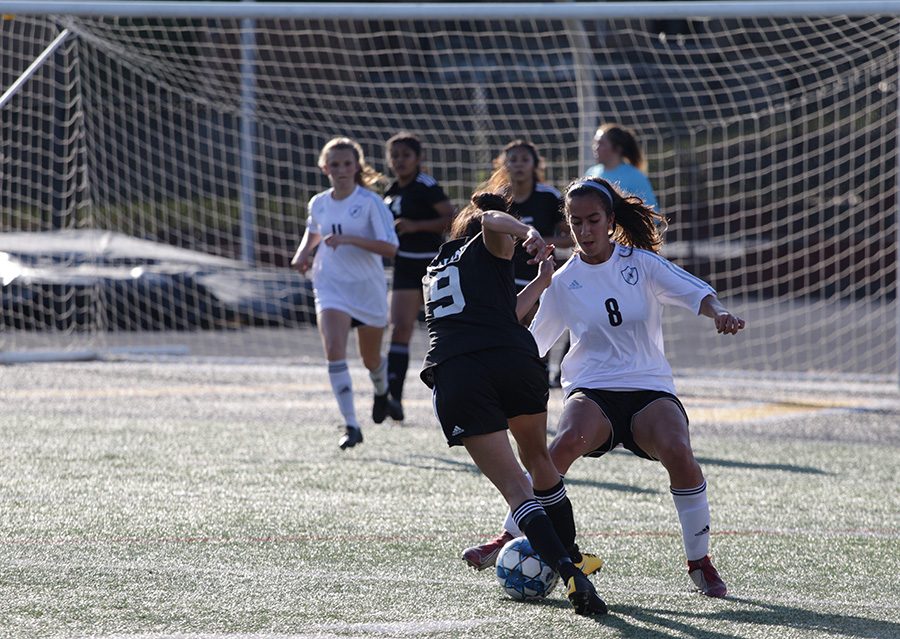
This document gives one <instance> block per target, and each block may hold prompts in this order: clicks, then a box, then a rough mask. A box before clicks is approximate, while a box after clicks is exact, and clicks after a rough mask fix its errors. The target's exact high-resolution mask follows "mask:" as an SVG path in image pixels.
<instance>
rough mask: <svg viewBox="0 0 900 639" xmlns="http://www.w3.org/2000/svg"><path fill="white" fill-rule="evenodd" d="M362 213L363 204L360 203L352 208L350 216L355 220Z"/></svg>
mask: <svg viewBox="0 0 900 639" xmlns="http://www.w3.org/2000/svg"><path fill="white" fill-rule="evenodd" d="M360 213H362V206H360V205H359V204H357V205H356V206H353V207H351V208H350V217H352V218H353V219H354V220H355V219H356V218H358V217H359V215H360Z"/></svg>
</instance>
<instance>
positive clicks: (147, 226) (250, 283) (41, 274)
mask: <svg viewBox="0 0 900 639" xmlns="http://www.w3.org/2000/svg"><path fill="white" fill-rule="evenodd" d="M180 4H181V5H187V4H188V3H180ZM241 4H242V3H237V4H235V5H232V6H235V7H237V6H239V5H241ZM659 4H661V5H672V4H673V3H659ZM682 4H690V3H682ZM747 4H748V6H749V5H752V3H747ZM810 5H811V6H810V11H814V10H815V3H810ZM107 6H109V5H107ZM270 6H277V5H270ZM282 6H283V7H285V8H286V9H285V13H284V16H283V17H278V16H272V17H266V18H261V17H255V18H252V19H251V18H247V17H244V18H241V17H237V14H233V15H232V16H231V17H217V16H214V15H203V14H202V13H199V12H200V11H202V10H203V8H202V3H201V4H198V5H196V10H197V12H198V13H197V14H196V15H194V16H192V17H190V18H173V17H154V16H152V15H150V16H144V17H123V16H98V17H83V16H82V17H79V16H73V15H53V16H49V15H31V16H30V15H27V14H22V13H21V12H20V13H19V14H17V15H15V16H14V17H7V18H6V19H4V20H3V21H2V22H0V85H2V86H0V88H2V89H5V88H7V87H9V86H11V85H12V84H13V83H14V82H15V81H16V79H17V78H20V77H21V76H22V74H23V72H24V71H25V70H26V68H27V67H28V66H29V65H30V64H32V62H33V61H34V60H35V59H37V58H38V57H39V56H40V55H41V53H42V52H44V51H45V50H46V49H47V47H48V45H49V44H50V43H51V42H52V41H53V40H54V38H56V37H57V36H58V35H59V34H60V33H61V31H62V30H63V29H67V30H68V34H69V35H68V37H67V38H66V39H65V40H64V42H63V43H62V44H61V45H60V46H59V47H57V48H56V49H54V50H53V51H52V53H51V54H50V55H49V56H48V57H47V59H46V62H45V63H44V64H43V65H42V66H41V67H40V68H39V69H37V70H36V71H35V72H34V73H33V75H31V76H30V78H29V79H28V80H27V81H26V82H24V83H22V85H21V87H20V88H19V89H18V90H17V91H16V93H15V95H13V96H12V97H11V98H10V99H9V100H8V101H7V102H6V103H5V104H3V106H2V108H0V118H2V130H3V137H2V140H0V167H2V169H0V170H2V174H3V179H2V184H0V282H2V288H0V295H2V318H3V319H2V322H0V353H2V354H3V355H6V356H9V355H10V354H11V353H26V354H27V353H34V352H40V351H45V350H46V349H55V350H59V351H63V352H64V351H67V350H68V351H76V352H77V351H78V350H79V349H85V348H87V349H110V348H143V347H163V348H165V347H168V346H176V347H183V348H185V349H186V350H188V351H189V352H191V353H196V354H217V355H223V354H224V355H260V356H274V355H283V354H285V353H291V354H294V355H295V354H296V353H295V350H294V349H293V348H292V346H291V345H292V344H293V343H294V340H295V337H296V331H297V329H298V327H304V326H307V327H308V326H310V324H311V322H312V321H313V319H314V317H313V310H312V301H311V286H310V283H309V282H307V281H305V280H304V279H303V278H302V277H300V276H299V275H297V274H296V273H293V272H292V271H291V270H290V269H289V268H288V261H289V259H290V257H291V254H292V253H293V251H294V249H295V248H296V245H297V244H298V242H299V239H300V237H301V235H302V232H303V224H304V220H305V216H306V203H307V201H308V200H309V198H310V197H311V196H312V195H313V194H315V193H316V192H318V191H321V190H323V189H324V188H326V187H327V182H326V180H325V178H324V176H323V175H322V174H321V172H320V171H319V170H318V169H317V167H316V160H317V154H318V152H319V149H320V148H321V147H322V145H323V144H324V142H325V141H327V140H328V139H329V138H331V137H333V136H335V135H347V136H350V137H352V138H354V139H356V140H357V141H359V142H360V143H361V144H362V146H363V148H364V150H365V152H366V154H367V156H368V158H369V159H370V161H371V162H372V163H373V164H374V165H375V166H376V168H379V169H381V170H382V171H385V172H386V167H385V162H384V142H385V140H387V139H388V138H389V137H390V136H391V135H393V134H394V133H396V132H397V131H400V130H409V131H412V132H414V133H416V134H418V135H419V136H420V137H421V138H422V139H423V141H424V144H425V149H426V155H427V157H426V160H425V164H426V168H427V171H428V172H429V173H431V174H432V175H433V176H434V177H435V178H437V180H438V181H439V183H440V184H441V185H442V186H443V187H444V189H445V191H446V192H447V193H448V194H449V195H450V197H451V199H452V201H453V202H454V203H455V204H457V205H462V204H464V203H465V202H466V201H467V199H468V196H469V194H470V193H471V191H472V189H473V187H474V186H475V185H476V184H478V183H479V182H481V181H482V180H483V179H484V178H485V177H486V176H487V175H488V174H489V172H490V170H491V159H492V158H493V157H494V156H495V155H497V153H498V152H499V150H500V149H501V148H502V147H503V145H504V144H506V143H507V142H509V141H510V140H512V139H515V138H526V139H529V140H531V141H533V142H534V143H535V144H536V145H537V147H538V148H539V150H540V151H541V153H542V154H543V156H544V158H545V162H546V179H545V181H546V182H548V183H550V184H553V185H555V186H557V187H558V188H562V187H564V186H565V184H566V183H567V182H568V181H569V180H571V179H573V178H575V177H578V176H579V175H580V174H581V173H582V172H583V171H584V169H585V168H586V167H587V166H588V165H589V164H592V163H593V162H592V158H591V153H590V138H591V136H592V134H593V132H594V130H595V128H596V126H597V125H598V124H599V123H601V122H618V123H621V124H623V125H625V126H628V127H630V128H632V129H633V130H634V131H635V132H636V133H637V135H638V138H639V141H640V142H641V144H642V146H643V147H644V150H645V153H646V156H647V159H648V164H649V168H648V173H649V177H650V179H651V181H652V183H653V185H654V187H655V190H656V193H657V197H658V200H659V206H660V209H661V211H662V212H663V213H664V214H665V215H666V216H668V218H669V220H670V226H669V230H668V231H667V234H666V247H665V249H664V255H666V256H667V257H669V258H670V259H672V260H673V261H675V262H676V263H678V264H680V265H682V266H683V267H685V268H687V269H688V270H690V271H691V272H693V273H695V274H696V275H698V276H700V277H702V278H704V279H706V280H708V281H710V282H711V283H712V285H713V286H714V287H715V288H716V289H717V290H718V291H719V294H720V297H721V298H722V299H723V300H724V302H725V303H726V305H728V306H729V307H730V308H731V309H732V310H734V311H735V312H737V313H738V314H741V315H742V316H744V317H745V318H746V319H747V321H748V326H749V328H748V329H747V331H745V332H744V333H743V334H741V335H739V336H737V337H724V336H720V335H716V334H715V331H714V329H713V328H712V326H711V324H710V322H709V321H708V320H706V319H698V318H695V317H691V316H690V314H687V313H682V312H680V311H676V310H673V311H671V312H669V313H668V314H667V316H666V325H665V330H666V338H667V348H668V350H669V353H668V354H669V357H670V359H671V361H672V364H673V367H674V368H675V370H676V372H677V371H679V370H680V371H687V370H689V369H740V370H747V371H770V372H778V373H779V374H789V373H798V374H815V375H826V376H834V375H840V374H852V375H854V376H856V377H863V378H866V377H872V378H896V376H897V374H898V363H897V362H898V352H897V349H898V346H897V326H898V309H897V302H896V272H897V263H896V261H897V253H898V247H897V219H896V208H897V203H896V196H897V167H896V158H897V144H896V141H897V119H898V94H897V92H898V77H897V52H898V36H897V34H898V33H900V22H898V19H897V18H896V17H893V16H866V17H846V16H844V17H840V16H838V17H835V16H822V17H817V16H815V15H809V16H806V17H776V18H763V17H742V16H741V15H734V16H732V17H712V18H702V17H696V18H690V17H687V18H684V19H678V20H673V19H664V18H662V17H653V16H652V15H651V16H648V17H641V18H637V17H635V18H621V17H616V18H612V17H603V14H602V10H603V9H602V7H597V11H596V17H592V18H590V19H584V18H583V17H578V18H575V17H572V15H574V14H572V15H570V14H567V13H566V11H568V10H570V9H571V7H572V6H573V5H565V4H561V5H559V13H558V15H555V16H554V17H551V18H547V17H521V16H518V17H517V15H516V14H517V13H518V11H517V10H513V9H511V8H509V9H507V10H504V14H506V15H504V14H500V13H498V15H497V16H495V17H492V18H478V17H471V18H470V17H467V16H466V15H460V16H459V17H458V18H456V19H448V18H441V19H431V17H430V16H429V15H428V12H429V8H428V7H427V6H425V7H421V8H420V9H419V11H420V12H421V13H419V14H411V15H409V16H408V17H405V18H394V17H391V18H390V19H387V18H384V17H383V16H379V12H378V11H377V10H375V8H374V7H373V8H372V10H371V11H369V12H368V14H367V15H365V16H353V17H351V16H349V15H348V14H346V13H344V14H342V13H341V12H340V11H339V10H338V9H334V13H335V15H336V16H343V17H331V18H328V17H322V18H317V19H302V18H298V17H292V16H294V15H295V12H291V11H288V9H289V8H291V7H293V5H282ZM332 6H336V5H332ZM575 6H577V5H575ZM507 7H508V5H507ZM109 10H110V11H111V9H109ZM579 16H580V14H579ZM389 275H390V272H389V271H387V276H388V277H389ZM315 355H317V353H316V354H315Z"/></svg>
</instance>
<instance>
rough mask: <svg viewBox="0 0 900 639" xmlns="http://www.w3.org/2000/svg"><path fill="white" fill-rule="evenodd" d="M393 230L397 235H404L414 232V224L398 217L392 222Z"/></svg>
mask: <svg viewBox="0 0 900 639" xmlns="http://www.w3.org/2000/svg"><path fill="white" fill-rule="evenodd" d="M394 230H395V231H396V232H397V235H403V234H404V233H413V232H414V231H415V230H416V229H415V222H412V221H411V220H407V219H404V218H402V217H398V218H397V219H396V220H394Z"/></svg>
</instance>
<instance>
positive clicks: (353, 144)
mask: <svg viewBox="0 0 900 639" xmlns="http://www.w3.org/2000/svg"><path fill="white" fill-rule="evenodd" d="M332 151H353V156H354V157H355V158H356V161H357V163H358V164H359V171H357V172H356V183H357V184H359V185H360V186H363V187H365V188H367V189H371V188H373V187H376V186H378V185H379V184H381V183H382V182H384V181H385V180H386V178H385V177H384V176H383V175H382V174H381V173H379V172H378V171H376V170H375V169H374V168H372V166H371V165H370V164H369V163H368V162H366V155H365V153H363V150H362V147H361V146H360V145H359V143H358V142H357V141H356V140H351V139H350V138H348V137H336V138H331V139H330V140H328V142H326V143H325V146H323V147H322V151H321V152H320V153H319V168H321V169H324V168H325V165H326V164H327V163H328V154H329V153H331V152H332Z"/></svg>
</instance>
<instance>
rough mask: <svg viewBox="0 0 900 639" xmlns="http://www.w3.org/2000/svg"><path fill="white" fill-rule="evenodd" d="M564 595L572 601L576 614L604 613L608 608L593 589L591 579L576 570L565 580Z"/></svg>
mask: <svg viewBox="0 0 900 639" xmlns="http://www.w3.org/2000/svg"><path fill="white" fill-rule="evenodd" d="M566 597H568V598H569V601H571V602H572V607H573V608H575V614H576V615H582V616H585V617H588V616H591V615H605V614H606V613H607V612H609V610H608V609H607V607H606V602H605V601H603V600H602V599H601V598H600V597H599V596H598V595H597V591H596V590H595V589H594V584H592V583H591V580H590V579H588V578H587V577H585V576H584V574H583V573H582V572H581V571H578V572H577V573H575V574H574V575H572V576H571V577H569V579H568V580H567V581H566Z"/></svg>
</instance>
